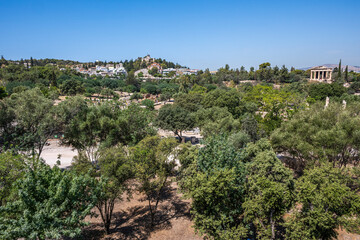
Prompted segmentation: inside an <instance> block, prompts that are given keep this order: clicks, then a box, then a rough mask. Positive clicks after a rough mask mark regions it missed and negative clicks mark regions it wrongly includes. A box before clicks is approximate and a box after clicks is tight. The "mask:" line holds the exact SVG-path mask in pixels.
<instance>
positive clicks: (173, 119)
mask: <svg viewBox="0 0 360 240" xmlns="http://www.w3.org/2000/svg"><path fill="white" fill-rule="evenodd" d="M156 125H157V126H158V127H160V128H161V129H164V130H169V131H172V132H174V134H175V135H177V136H178V137H179V140H180V141H181V137H182V132H183V131H184V130H191V129H192V128H193V127H194V119H193V116H192V115H191V114H190V113H189V112H188V111H187V110H185V109H183V108H181V107H179V106H176V105H170V104H168V105H165V106H163V107H162V108H160V110H159V114H158V116H157V119H156Z"/></svg>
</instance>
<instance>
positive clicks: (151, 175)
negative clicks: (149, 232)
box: [131, 136, 177, 226]
mask: <svg viewBox="0 0 360 240" xmlns="http://www.w3.org/2000/svg"><path fill="white" fill-rule="evenodd" d="M176 146H177V143H176V141H175V139H173V138H164V139H160V138H159V137H158V136H154V137H147V138H145V139H143V140H142V141H141V142H139V143H138V144H137V145H136V146H135V147H134V148H133V149H132V151H131V156H132V159H133V161H134V164H135V170H134V172H135V177H136V179H137V181H138V185H137V191H139V192H140V193H143V194H145V196H146V200H147V202H148V206H149V211H150V217H151V226H154V224H155V214H156V210H157V207H158V204H159V202H160V199H161V195H162V194H163V193H164V191H165V189H166V188H167V187H168V185H169V183H170V181H169V177H170V176H171V175H172V174H173V171H174V167H175V161H174V159H175V158H176V151H175V147H176ZM153 203H154V204H153Z"/></svg>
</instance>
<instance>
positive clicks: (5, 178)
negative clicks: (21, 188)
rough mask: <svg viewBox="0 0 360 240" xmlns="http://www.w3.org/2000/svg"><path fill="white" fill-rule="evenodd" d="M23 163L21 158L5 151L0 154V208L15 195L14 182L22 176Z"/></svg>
mask: <svg viewBox="0 0 360 240" xmlns="http://www.w3.org/2000/svg"><path fill="white" fill-rule="evenodd" d="M24 169H25V161H24V160H23V158H22V157H21V156H18V155H13V154H12V153H11V152H9V151H7V152H4V153H1V154H0V186H1V187H0V206H2V205H5V204H6V202H8V201H10V200H11V199H12V197H13V196H14V194H15V191H16V188H15V186H14V182H16V181H17V180H18V179H20V178H21V177H22V176H23V174H24Z"/></svg>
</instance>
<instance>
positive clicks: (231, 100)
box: [202, 89, 242, 118]
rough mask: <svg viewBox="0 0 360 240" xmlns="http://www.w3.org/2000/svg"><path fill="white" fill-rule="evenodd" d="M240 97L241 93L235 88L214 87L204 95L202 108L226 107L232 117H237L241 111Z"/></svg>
mask: <svg viewBox="0 0 360 240" xmlns="http://www.w3.org/2000/svg"><path fill="white" fill-rule="evenodd" d="M241 97H242V96H241V93H240V92H238V91H237V90H236V89H231V90H224V89H215V90H214V91H211V92H209V93H207V94H206V95H205V97H204V100H203V101H202V105H203V106H204V108H211V107H227V109H228V111H229V112H230V113H231V114H232V115H233V116H234V118H238V117H239V116H240V115H241V113H242V112H241V107H240V106H241Z"/></svg>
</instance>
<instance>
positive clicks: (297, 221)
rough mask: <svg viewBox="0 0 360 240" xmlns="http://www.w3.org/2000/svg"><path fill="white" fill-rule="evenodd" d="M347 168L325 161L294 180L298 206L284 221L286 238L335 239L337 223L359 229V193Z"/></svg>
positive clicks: (356, 230)
mask: <svg viewBox="0 0 360 240" xmlns="http://www.w3.org/2000/svg"><path fill="white" fill-rule="evenodd" d="M352 182H353V180H352V179H351V176H350V175H349V174H347V173H346V171H344V170H341V169H338V168H333V167H332V166H331V165H329V164H325V165H323V166H320V167H315V168H314V169H309V170H306V171H305V174H304V176H302V177H301V178H300V179H299V180H298V181H297V183H296V193H297V201H298V203H299V205H298V207H296V209H294V211H293V212H292V214H291V216H290V217H289V218H288V220H287V221H288V222H287V229H286V232H287V239H324V240H326V239H329V240H330V239H336V238H337V231H336V229H338V228H339V227H341V228H345V229H346V230H347V231H348V232H354V233H359V232H360V231H359V224H360V222H359V220H360V216H359V207H360V196H359V195H358V194H357V192H356V191H354V190H352V189H351V187H350V186H351V185H352Z"/></svg>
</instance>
